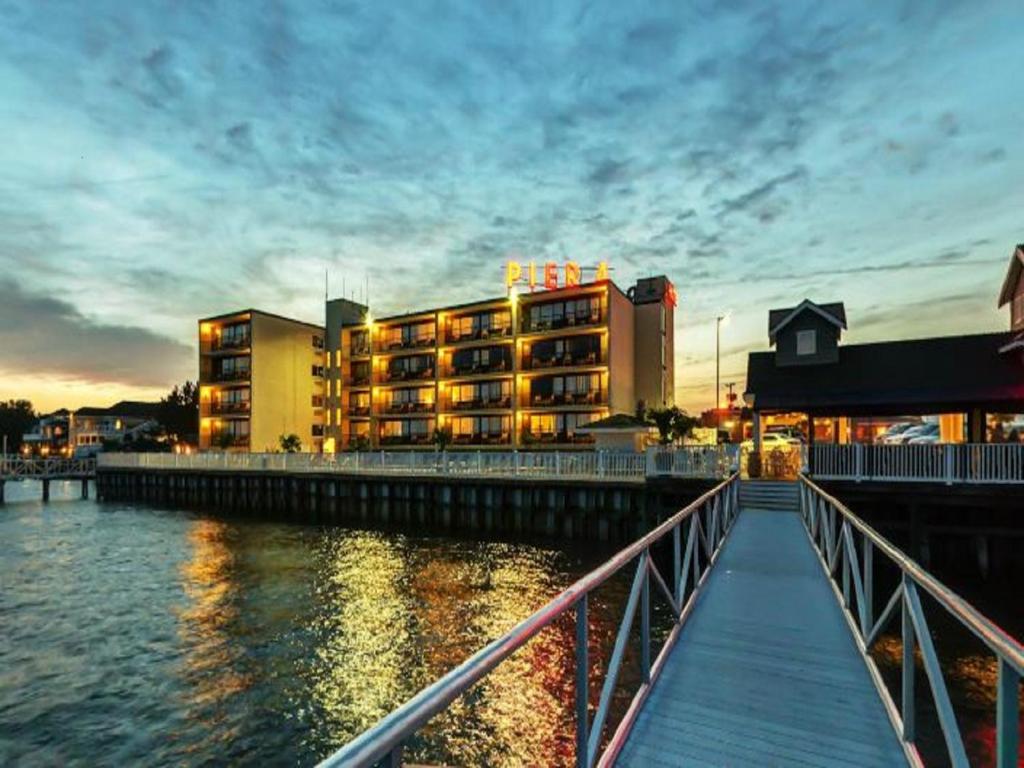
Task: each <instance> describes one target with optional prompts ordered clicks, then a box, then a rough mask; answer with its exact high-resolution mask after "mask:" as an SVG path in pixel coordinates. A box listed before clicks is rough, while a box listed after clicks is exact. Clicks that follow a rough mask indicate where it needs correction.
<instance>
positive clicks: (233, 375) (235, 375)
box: [210, 368, 251, 383]
mask: <svg viewBox="0 0 1024 768" xmlns="http://www.w3.org/2000/svg"><path fill="white" fill-rule="evenodd" d="M250 375H251V372H250V371H249V369H248V368H244V369H241V370H232V371H214V372H213V376H212V377H211V379H210V380H211V381H213V382H217V383H224V382H232V381H248V380H249V376H250Z"/></svg>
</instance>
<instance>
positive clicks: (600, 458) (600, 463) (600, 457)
mask: <svg viewBox="0 0 1024 768" xmlns="http://www.w3.org/2000/svg"><path fill="white" fill-rule="evenodd" d="M597 476H598V477H604V451H598V452H597Z"/></svg>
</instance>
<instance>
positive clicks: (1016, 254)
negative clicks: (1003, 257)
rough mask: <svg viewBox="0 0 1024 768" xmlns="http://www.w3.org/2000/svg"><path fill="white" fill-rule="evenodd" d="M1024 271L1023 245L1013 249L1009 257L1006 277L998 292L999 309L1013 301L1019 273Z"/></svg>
mask: <svg viewBox="0 0 1024 768" xmlns="http://www.w3.org/2000/svg"><path fill="white" fill-rule="evenodd" d="M1022 269H1024V243H1021V244H1020V245H1018V246H1017V247H1016V248H1014V249H1013V253H1012V254H1011V255H1010V265H1009V266H1008V267H1007V268H1006V277H1005V278H1004V279H1003V289H1002V290H1001V291H999V304H998V306H999V307H1000V308H1001V307H1003V306H1005V305H1007V304H1009V303H1010V302H1011V301H1013V294H1014V292H1015V291H1016V290H1017V283H1019V282H1020V273H1021V270H1022Z"/></svg>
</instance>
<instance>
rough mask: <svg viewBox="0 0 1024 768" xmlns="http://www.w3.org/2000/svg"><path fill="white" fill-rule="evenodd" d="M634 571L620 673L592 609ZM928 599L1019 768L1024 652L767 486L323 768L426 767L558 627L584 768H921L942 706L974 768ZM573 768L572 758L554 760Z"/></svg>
mask: <svg viewBox="0 0 1024 768" xmlns="http://www.w3.org/2000/svg"><path fill="white" fill-rule="evenodd" d="M623 571H626V572H629V573H631V574H632V587H631V589H630V592H629V597H628V599H627V600H626V604H625V608H624V612H623V616H622V620H621V624H620V625H619V629H618V634H617V636H616V638H615V641H614V646H613V647H612V648H611V649H610V653H609V654H607V655H606V658H603V659H594V658H592V657H591V653H592V649H593V647H594V644H593V642H592V638H590V637H589V632H590V624H589V622H588V611H589V608H588V606H589V605H590V604H591V601H592V600H593V599H594V594H595V592H596V591H597V590H599V589H600V588H601V587H602V585H604V584H606V583H607V582H608V581H609V580H610V579H611V578H612V577H614V576H615V575H616V574H619V573H622V572H623ZM922 597H925V598H927V602H928V604H929V608H930V610H933V611H934V610H936V608H937V609H938V610H939V611H943V612H946V613H947V614H948V615H949V616H950V617H952V618H953V619H954V620H955V621H956V622H959V623H960V624H961V625H962V626H963V627H965V628H966V629H967V630H969V631H970V632H971V633H973V635H975V636H976V638H977V640H978V641H979V642H980V643H982V644H983V645H984V646H985V647H986V649H987V651H988V652H989V653H990V654H991V655H992V656H993V657H994V658H995V661H996V665H997V667H998V676H997V680H996V682H995V685H996V688H997V691H996V695H995V697H994V698H995V701H996V705H995V708H996V711H995V713H994V721H995V723H996V727H995V741H996V750H997V764H998V765H999V766H1000V768H1010V767H1011V766H1016V765H1018V760H1019V755H1020V711H1019V697H1020V680H1021V675H1022V674H1024V650H1022V646H1021V644H1020V643H1019V642H1018V641H1017V640H1015V639H1014V638H1012V637H1010V636H1009V635H1008V634H1007V633H1006V632H1004V631H1003V630H1001V629H1000V628H999V627H998V626H996V625H995V624H994V623H993V622H991V621H989V620H988V619H987V618H985V617H984V616H982V615H981V614H979V613H978V611H976V610H975V609H974V608H972V607H971V606H970V605H968V604H967V603H966V602H964V601H963V600H962V599H961V598H959V597H958V596H957V595H956V594H954V593H953V592H952V591H950V590H949V589H948V588H947V587H945V586H944V585H942V584H941V583H939V582H938V581H937V580H936V579H935V578H934V577H933V576H931V575H930V574H929V573H928V572H926V571H925V570H923V569H922V568H921V567H920V566H919V565H918V564H917V563H916V562H914V561H912V560H910V559H909V558H907V557H906V556H905V555H903V553H901V552H900V551H899V550H898V549H897V548H896V547H894V546H893V545H892V544H890V543H889V542H888V541H886V540H885V539H884V538H882V537H881V536H880V535H879V534H878V533H877V532H875V531H874V530H873V529H871V528H870V527H869V526H868V525H867V524H866V523H864V521H862V520H861V519H860V518H858V517H857V516H856V515H855V514H854V513H853V512H851V511H850V510H849V509H847V508H846V507H845V506H844V505H843V504H842V503H841V502H839V501H838V500H837V499H835V498H833V497H832V496H830V495H828V494H827V493H826V492H824V491H823V490H822V489H820V488H819V487H818V486H817V485H815V484H814V483H813V482H812V481H810V480H809V479H807V478H806V477H801V478H800V479H799V480H798V481H797V482H791V483H771V484H766V483H748V482H744V481H741V480H740V479H739V477H738V476H737V475H733V476H731V477H729V478H728V479H727V480H725V481H724V482H722V483H721V484H719V485H718V486H717V487H715V488H714V489H712V490H711V491H709V492H708V493H706V494H704V495H703V496H701V497H700V498H699V499H697V500H696V501H695V502H693V503H692V504H690V505H689V506H687V507H686V508H685V509H682V510H681V511H679V512H678V513H677V514H675V515H674V516H673V517H671V518H670V519H668V520H667V521H666V522H664V523H663V524H662V525H660V526H658V527H657V528H656V529H654V530H653V531H651V532H650V533H648V534H647V535H646V536H644V537H643V538H641V539H639V540H638V541H636V542H634V543H633V544H632V545H630V546H628V547H626V548H625V549H623V550H622V551H621V552H619V553H618V554H617V555H615V556H614V557H613V558H612V559H610V560H609V561H608V562H606V563H605V564H604V565H602V566H601V567H600V568H598V569H596V570H595V571H593V572H591V573H589V574H587V575H586V576H584V577H583V578H582V579H580V580H579V581H577V582H576V583H575V584H573V585H572V586H570V587H569V588H568V589H566V590H565V591H564V592H562V593H561V594H559V595H557V596H556V597H555V598H554V599H553V600H551V601H550V602H549V603H548V604H547V605H545V606H543V607H541V608H540V609H539V610H538V611H537V612H536V613H534V614H533V615H532V616H529V617H528V618H526V619H524V620H523V621H522V622H521V623H520V624H519V625H517V626H516V627H514V628H513V629H512V630H511V631H509V632H508V633H507V634H505V635H503V636H502V637H499V638H497V639H496V640H494V641H493V642H492V643H490V644H489V645H488V646H486V647H485V648H483V649H481V650H480V651H479V652H478V653H476V654H475V655H474V656H472V657H471V658H469V659H467V660H466V661H465V662H464V663H463V664H461V665H460V666H458V667H457V668H455V669H453V670H452V671H451V672H449V673H448V674H447V675H445V676H444V677H442V678H441V679H440V680H438V681H437V682H435V683H434V684H433V685H431V686H429V687H428V688H426V689H424V690H423V691H421V692H420V693H419V694H418V695H416V696H415V697H414V698H412V699H411V700H410V701H408V702H407V703H405V704H404V705H402V706H401V707H399V708H398V709H396V710H395V711H393V712H392V713H391V714H389V715H388V716H386V717H385V718H384V719H383V720H381V721H380V722H379V723H378V724H377V725H376V726H374V727H373V728H371V729H370V730H368V731H366V732H364V733H363V734H361V735H360V736H358V737H357V738H355V739H354V740H353V741H351V742H350V743H349V744H347V745H345V746H343V747H342V748H341V749H340V750H339V751H338V752H336V753H335V754H333V755H331V756H330V757H328V758H327V759H325V760H324V761H323V763H322V765H323V766H371V765H378V764H383V765H389V766H396V765H401V764H402V762H403V756H407V757H408V758H409V760H410V761H411V762H412V761H417V755H416V734H417V732H418V731H419V730H420V729H421V728H423V726H424V725H425V724H426V723H427V722H428V721H429V720H430V719H431V718H432V717H434V716H435V715H436V714H438V713H439V712H441V711H442V710H444V709H445V708H446V707H448V705H449V704H451V703H452V702H453V701H454V700H455V699H457V698H458V697H460V696H461V695H463V694H464V693H465V692H467V691H468V690H469V689H470V688H471V687H472V686H474V685H475V684H476V683H478V682H479V681H481V680H482V679H484V678H485V677H486V676H487V675H488V674H489V673H490V672H491V671H492V670H494V669H495V668H496V667H497V666H498V665H500V664H501V663H502V661H504V660H505V659H507V658H508V657H509V656H510V655H511V654H513V653H514V652H515V651H516V650H518V649H520V648H522V647H523V646H524V645H525V644H526V643H528V642H529V641H530V640H531V638H533V637H535V636H536V635H537V634H538V633H540V632H542V631H543V630H544V629H545V628H546V627H549V626H551V625H552V624H553V623H554V622H556V621H572V622H573V623H574V624H575V693H574V696H575V718H574V726H573V727H574V729H575V733H574V744H575V755H574V760H575V765H576V766H578V767H579V768H590V767H591V766H594V765H600V766H610V765H624V766H679V765H829V766H835V765H840V766H841V765H850V766H889V765H907V764H909V765H920V764H922V757H921V750H920V742H919V736H918V729H917V725H918V723H919V721H920V716H919V714H918V706H919V704H920V703H921V702H922V701H927V700H928V699H930V702H928V703H929V706H928V711H929V713H930V712H931V711H932V710H934V712H935V713H937V717H938V721H939V725H940V726H941V733H942V739H943V742H944V749H945V752H946V753H947V756H948V762H949V763H950V764H952V765H956V766H966V765H968V764H969V763H968V754H967V751H966V748H965V744H964V739H963V738H962V736H961V731H960V725H959V723H958V716H957V712H956V711H955V706H954V704H953V702H952V700H951V698H950V695H949V691H948V689H947V685H946V681H945V679H944V676H943V675H944V673H943V669H942V667H941V666H940V664H939V659H938V655H937V653H936V650H935V647H934V641H933V637H932V632H931V630H930V628H929V623H928V618H927V616H926V613H925V610H924V608H923V607H922ZM655 600H660V601H664V603H665V604H667V606H668V607H669V609H670V612H671V627H670V629H669V630H668V631H667V633H662V635H663V638H662V637H656V636H657V635H658V633H656V632H652V603H653V601H655ZM637 625H639V626H637ZM891 627H892V628H893V629H890V628H891ZM893 631H894V632H895V635H896V637H897V638H898V642H899V646H900V648H901V650H900V652H899V657H900V659H901V662H902V667H901V671H900V673H899V683H898V685H897V686H896V687H897V689H898V690H895V691H890V690H889V688H888V687H887V685H886V683H885V681H884V680H883V678H882V675H881V674H880V671H879V669H878V668H877V666H876V664H875V662H874V660H873V659H872V657H871V655H870V651H871V649H872V647H873V646H874V645H875V644H876V642H877V641H878V640H879V638H880V637H881V636H882V634H883V633H884V632H893ZM627 659H628V660H629V661H628V662H627ZM626 663H633V664H637V665H638V668H639V680H638V684H637V686H636V687H635V690H632V691H629V693H630V694H631V698H629V699H628V700H629V702H630V703H629V705H628V708H626V709H625V711H624V712H622V711H618V712H617V711H614V710H615V707H614V706H613V700H614V699H615V697H616V692H617V691H618V690H619V686H620V679H622V678H623V677H624V676H622V675H621V674H620V673H621V672H622V670H623V668H624V664H626ZM919 667H923V673H922V672H921V671H920V668H919ZM599 673H603V679H596V676H597V675H598V674H599ZM922 679H923V680H925V681H927V688H925V687H924V686H923V685H921V682H922ZM559 760H564V755H559V756H558V757H557V759H556V758H555V756H553V757H552V762H557V761H559Z"/></svg>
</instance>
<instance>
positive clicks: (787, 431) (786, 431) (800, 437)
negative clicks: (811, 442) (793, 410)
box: [764, 426, 804, 443]
mask: <svg viewBox="0 0 1024 768" xmlns="http://www.w3.org/2000/svg"><path fill="white" fill-rule="evenodd" d="M768 435H780V436H781V437H786V438H789V439H790V440H796V441H797V442H798V443H802V442H804V434H803V432H801V431H800V430H799V429H798V428H797V427H787V426H773V427H768V428H766V429H765V431H764V436H765V437H768Z"/></svg>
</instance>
